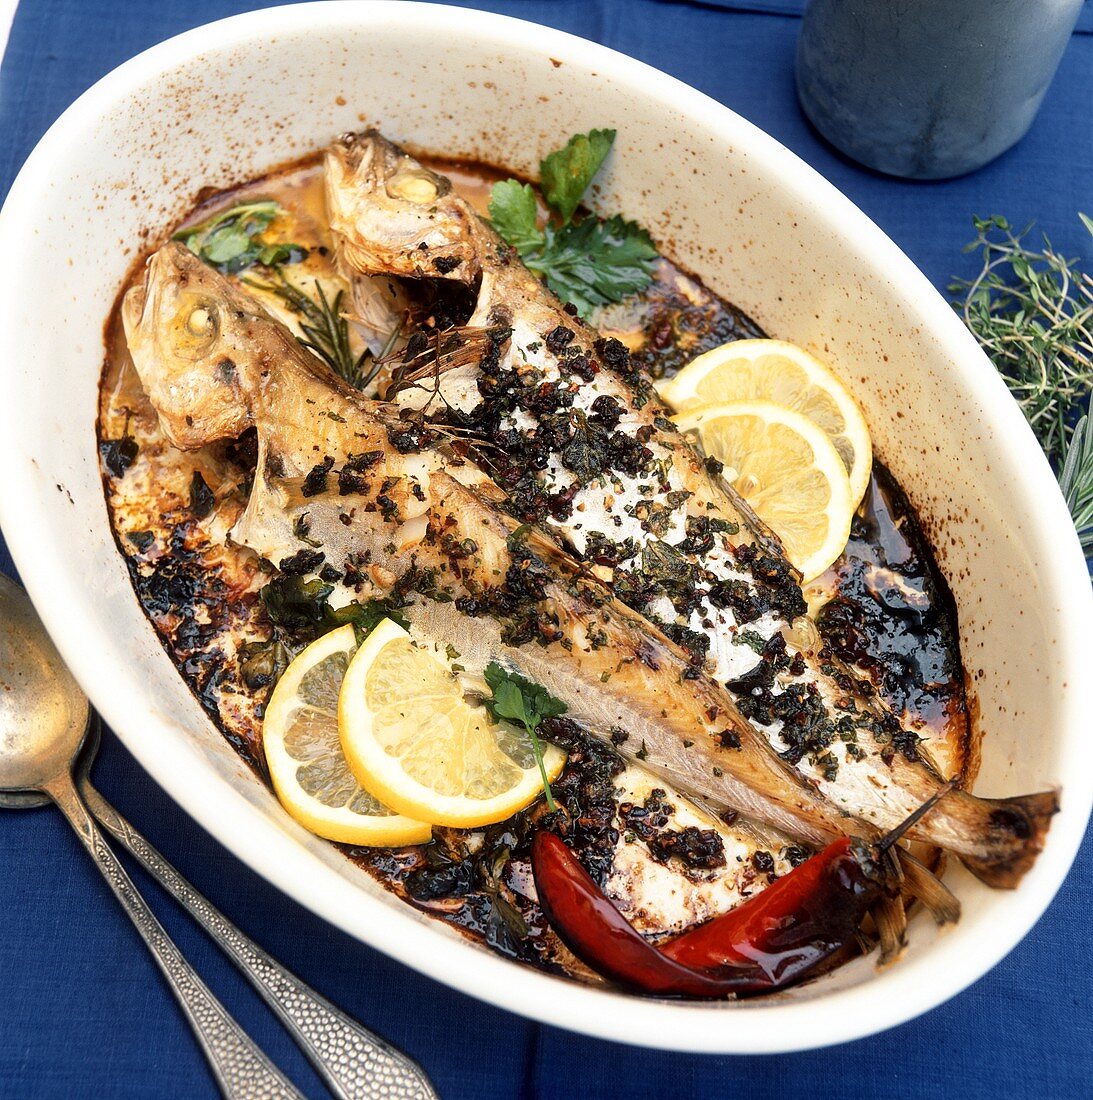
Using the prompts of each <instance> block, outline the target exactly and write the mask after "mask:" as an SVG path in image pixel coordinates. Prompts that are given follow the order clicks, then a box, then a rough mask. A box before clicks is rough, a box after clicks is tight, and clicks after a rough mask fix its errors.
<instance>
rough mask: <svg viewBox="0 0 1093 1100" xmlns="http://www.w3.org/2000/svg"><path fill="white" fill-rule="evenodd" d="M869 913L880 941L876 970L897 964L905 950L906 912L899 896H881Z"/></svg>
mask: <svg viewBox="0 0 1093 1100" xmlns="http://www.w3.org/2000/svg"><path fill="white" fill-rule="evenodd" d="M870 912H871V913H872V915H873V923H874V924H875V925H876V928H877V936H878V937H879V939H880V958H879V959H878V960H877V968H878V969H881V968H883V967H887V966H891V965H892V964H893V963H894V962H898V961H899V959H900V958H901V956H902V955H903V952H904V951H905V950H906V948H907V911H906V910H905V909H904V908H903V898H902V897H900V896H899V894H896V895H895V896H894V897H889V896H888V895H886V894H883V895H881V897H880V898H879V899H878V900H877V901H876V902H875V903H874V905H873V908H872V909H871V910H870Z"/></svg>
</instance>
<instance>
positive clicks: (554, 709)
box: [484, 661, 568, 810]
mask: <svg viewBox="0 0 1093 1100" xmlns="http://www.w3.org/2000/svg"><path fill="white" fill-rule="evenodd" d="M484 676H485V679H486V683H487V685H488V686H489V688H490V690H491V691H492V692H493V698H492V699H486V700H485V706H486V709H487V710H488V711H489V712H490V714H491V715H493V717H494V718H495V719H498V720H500V719H507V720H508V721H509V722H518V723H519V724H520V725H521V726H523V727H524V729H525V730H527V733H528V737H529V738H530V739H531V748H532V751H533V752H534V753H535V760H536V763H538V765H539V774H540V775H541V776H542V777H543V792H544V793H545V794H546V803H547V809H549V810H553V809H554V795H553V794H552V793H551V790H550V780H549V779H547V773H546V764H545V763H544V762H543V746H542V745H541V744H540V743H539V737H538V733H537V731H538V729H539V725H540V723H541V722H542V721H543V720H544V719H546V718H557V717H558V715H560V714H565V712H566V710H567V709H568V708H567V707H566V705H565V703H563V702H562V701H561V699H556V698H555V697H554V696H553V695H551V694H550V692H549V691H547V689H546V688H545V687H543V686H542V685H541V684H536V683H534V682H532V681H531V680H527V679H525V678H524V677H523V676H521V675H520V674H519V673H518V672H510V671H509V670H508V669H507V668H503V667H502V666H501V665H499V664H498V663H497V662H496V661H490V663H489V664H488V665H486V671H485V673H484Z"/></svg>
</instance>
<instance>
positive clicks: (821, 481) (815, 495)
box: [673, 401, 854, 581]
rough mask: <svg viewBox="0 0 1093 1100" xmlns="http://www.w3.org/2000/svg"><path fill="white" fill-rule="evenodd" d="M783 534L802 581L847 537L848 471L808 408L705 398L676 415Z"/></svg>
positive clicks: (850, 511)
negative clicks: (714, 402)
mask: <svg viewBox="0 0 1093 1100" xmlns="http://www.w3.org/2000/svg"><path fill="white" fill-rule="evenodd" d="M673 419H674V420H675V422H676V423H677V424H678V425H679V427H680V428H681V429H682V430H683V431H688V430H694V431H695V432H697V434H698V438H699V442H700V443H701V444H702V446H703V448H704V449H705V451H706V453H707V454H710V455H713V456H714V457H716V458H719V459H720V460H721V461H722V462H724V463H725V476H726V478H727V479H728V480H729V481H730V482H731V483H732V485H733V487H734V488H735V489H736V491H737V492H738V493H739V494H740V495H741V496H742V497H743V498H744V500H745V501H747V503H748V504H749V505H751V507H752V508H753V509H754V510H755V513H756V514H757V515H758V516H759V518H760V519H761V520H763V522H764V523H766V524H767V525H768V526H769V527H770V529H771V530H772V531H773V532H774V533H775V534H776V535H777V536H778V537H779V538H780V539H781V540H782V545H783V546H784V547H785V551H786V556H787V557H788V558H789V560H790V561H791V562H792V563H793V564H794V565H795V566H796V567H797V568H798V569H799V570H800V571H801V576H802V579H803V580H804V581H810V580H812V579H813V578H814V577H818V576H819V575H820V574H821V573H822V572H823V571H824V570H825V569H826V568H827V567H828V566H829V565H830V564H831V563H832V562H833V561H834V560H835V559H836V558H837V557H838V556H839V555H840V554H841V553H842V552H843V548H844V547H845V546H846V542H847V539H848V538H849V537H850V521H851V520H852V519H853V518H854V500H853V496H852V494H851V491H850V478H849V477H848V476H847V473H846V467H845V466H844V465H843V461H842V459H841V458H840V457H839V453H838V452H837V451H836V450H835V447H834V445H833V444H832V442H831V440H830V439H828V437H827V436H826V435H825V434H824V432H822V431H821V430H820V429H819V428H818V427H816V425H815V424H814V423H813V422H812V421H811V420H809V419H808V417H806V416H802V415H801V413H799V412H794V411H793V410H792V409H787V408H784V407H783V406H781V405H775V404H774V403H773V402H772V401H730V402H727V403H726V404H723V405H700V406H698V407H697V408H693V409H691V410H690V411H689V412H683V413H677V414H676V416H675V417H674V418H673Z"/></svg>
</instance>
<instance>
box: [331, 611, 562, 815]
mask: <svg viewBox="0 0 1093 1100" xmlns="http://www.w3.org/2000/svg"><path fill="white" fill-rule="evenodd" d="M338 715H339V718H340V720H341V721H340V725H341V733H342V748H343V750H344V752H345V758H346V760H348V761H349V766H350V768H352V770H353V773H354V774H355V775H356V777H357V778H358V779H359V780H360V783H361V785H362V786H363V787H365V788H367V789H368V790H370V791H371V792H372V793H373V794H375V795H376V797H377V798H381V799H383V801H384V802H385V803H386V804H387V805H389V806H394V807H395V808H396V809H397V810H399V812H401V813H404V814H409V815H411V816H412V817H416V818H421V819H422V820H424V821H429V822H431V823H432V824H434V825H452V826H456V827H461V828H475V827H476V826H479V825H490V824H492V823H493V822H495V821H504V820H505V818H507V817H511V816H512V815H513V814H514V813H516V812H517V810H522V809H523V808H524V807H525V806H527V805H528V804H529V803H530V802H533V801H534V800H535V799H536V798H538V797H539V795H541V794H542V793H543V783H542V779H541V777H540V775H539V767H538V765H537V763H536V761H535V756H534V754H533V752H532V749H531V742H530V739H529V738H528V737H527V735H526V734H525V733H523V732H522V731H517V730H516V728H515V727H513V726H509V725H507V724H504V723H502V724H498V723H496V722H494V721H493V719H492V718H491V717H490V715H489V712H488V711H487V710H486V708H485V707H483V706H480V705H474V704H472V703H469V702H467V701H466V699H465V698H464V695H463V688H462V686H461V685H460V682H459V680H458V679H457V678H456V676H455V675H454V674H453V673H452V672H451V671H449V669H448V668H447V667H446V665H445V664H444V662H443V661H442V660H441V659H440V657H439V656H437V655H435V654H434V653H433V652H432V651H430V650H426V649H423V648H420V647H418V646H417V645H415V644H414V643H413V642H412V641H411V640H410V636H409V634H407V633H406V631H405V630H403V629H402V627H401V626H399V625H398V624H397V623H394V622H392V621H391V620H390V619H385V620H384V621H383V622H382V623H380V624H379V626H377V627H376V629H375V630H373V631H372V633H371V634H369V636H368V638H367V639H366V640H365V642H364V644H363V645H362V646H361V648H360V650H359V651H358V652H357V655H356V657H354V658H353V661H352V663H351V664H350V666H349V669H348V671H347V672H346V674H345V680H344V682H343V683H342V690H341V698H340V700H339V706H338ZM543 757H544V763H545V765H546V772H547V775H548V777H549V778H550V779H552V780H553V779H555V778H557V776H558V774H559V773H560V772H561V770H562V765H563V764H564V763H565V753H563V752H562V751H561V750H560V749H558V748H556V747H555V746H553V745H544V746H543Z"/></svg>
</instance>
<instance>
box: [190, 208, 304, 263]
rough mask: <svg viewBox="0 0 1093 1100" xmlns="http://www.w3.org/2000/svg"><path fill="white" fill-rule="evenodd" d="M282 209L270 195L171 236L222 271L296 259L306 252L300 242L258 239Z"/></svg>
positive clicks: (294, 261)
mask: <svg viewBox="0 0 1093 1100" xmlns="http://www.w3.org/2000/svg"><path fill="white" fill-rule="evenodd" d="M283 213H284V210H282V209H281V207H280V205H279V204H278V203H276V202H274V201H273V200H272V199H269V200H265V201H263V202H245V203H240V204H239V205H237V206H231V207H229V208H228V209H227V210H221V211H219V212H218V213H216V214H213V215H212V217H210V218H206V220H205V221H203V222H199V223H198V224H197V225H189V226H187V227H186V228H185V229H180V230H179V231H178V232H177V233H176V234H175V235H174V237H173V238H172V239H173V240H176V241H181V242H182V243H183V244H184V245H185V246H186V247H187V248H188V249H189V250H190V251H191V252H193V253H194V254H195V255H196V256H197V257H199V258H200V259H202V260H204V261H205V263H207V264H209V265H210V266H211V267H215V268H216V269H217V270H218V271H220V272H222V273H223V274H226V275H234V274H236V273H237V272H240V271H242V270H243V269H244V268H248V267H252V266H253V265H254V264H262V265H263V266H265V267H275V266H276V265H278V264H283V263H298V262H299V261H300V260H302V259H303V258H304V257H305V256H306V255H307V249H306V248H304V247H303V246H302V245H298V244H289V243H285V242H273V243H268V242H266V241H264V240H263V239H262V236H263V234H264V233H265V231H266V230H267V229H268V228H269V227H270V225H271V224H272V222H273V220H274V219H275V218H276V217H278V216H279V215H281V214H283Z"/></svg>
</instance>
